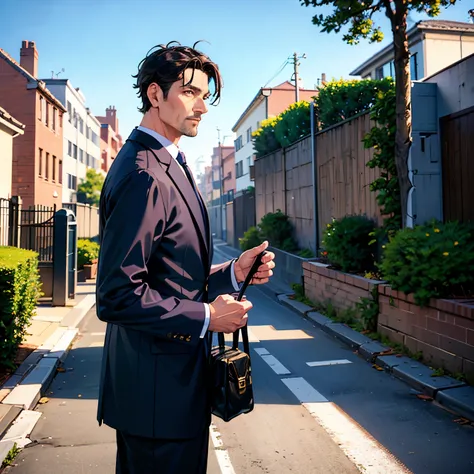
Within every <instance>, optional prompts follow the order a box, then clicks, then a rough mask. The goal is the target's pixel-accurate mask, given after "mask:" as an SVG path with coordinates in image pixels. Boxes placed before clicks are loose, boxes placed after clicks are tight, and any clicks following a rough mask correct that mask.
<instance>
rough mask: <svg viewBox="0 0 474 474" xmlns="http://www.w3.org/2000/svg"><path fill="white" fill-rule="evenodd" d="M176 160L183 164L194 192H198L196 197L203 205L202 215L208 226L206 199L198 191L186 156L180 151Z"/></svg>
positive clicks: (200, 204)
mask: <svg viewBox="0 0 474 474" xmlns="http://www.w3.org/2000/svg"><path fill="white" fill-rule="evenodd" d="M176 161H177V162H178V163H179V164H180V165H181V166H182V168H183V170H184V172H185V174H186V177H187V178H188V180H189V182H190V183H191V186H192V187H193V190H194V193H195V194H196V199H197V200H198V203H199V206H200V207H201V212H202V216H203V218H204V222H205V223H206V226H208V221H207V212H206V208H205V205H204V201H203V200H202V197H201V194H200V193H199V191H198V188H197V186H196V182H195V181H194V178H193V175H192V173H191V170H190V169H189V167H188V164H187V163H186V157H185V156H184V153H183V152H181V151H180V152H179V153H178V156H177V157H176Z"/></svg>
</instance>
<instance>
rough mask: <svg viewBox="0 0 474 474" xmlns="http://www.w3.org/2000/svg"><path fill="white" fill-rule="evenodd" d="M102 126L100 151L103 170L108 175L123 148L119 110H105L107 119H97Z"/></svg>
mask: <svg viewBox="0 0 474 474" xmlns="http://www.w3.org/2000/svg"><path fill="white" fill-rule="evenodd" d="M97 120H98V121H99V122H100V123H101V126H100V138H101V142H100V151H101V155H102V169H103V170H104V171H105V172H106V173H107V172H108V171H109V169H110V167H111V166H112V162H113V161H114V160H115V157H116V156H117V154H118V152H119V151H120V149H121V148H122V146H123V141H122V137H121V135H120V133H119V121H118V118H117V110H116V108H115V107H113V106H110V107H108V108H107V109H106V110H105V117H97Z"/></svg>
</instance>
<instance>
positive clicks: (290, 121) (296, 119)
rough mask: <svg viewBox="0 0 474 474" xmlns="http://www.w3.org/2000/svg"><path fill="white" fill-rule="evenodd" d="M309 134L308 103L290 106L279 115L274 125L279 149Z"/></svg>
mask: <svg viewBox="0 0 474 474" xmlns="http://www.w3.org/2000/svg"><path fill="white" fill-rule="evenodd" d="M310 133H311V116H310V109H309V102H306V101H304V100H301V101H299V102H295V103H294V104H291V105H290V106H289V107H288V108H287V109H286V110H285V111H283V112H282V113H281V114H280V115H279V120H278V121H277V123H276V124H275V137H276V139H277V141H278V143H279V145H280V147H287V146H290V145H291V144H292V143H294V142H296V141H298V140H299V139H300V138H303V137H305V136H306V135H309V134H310Z"/></svg>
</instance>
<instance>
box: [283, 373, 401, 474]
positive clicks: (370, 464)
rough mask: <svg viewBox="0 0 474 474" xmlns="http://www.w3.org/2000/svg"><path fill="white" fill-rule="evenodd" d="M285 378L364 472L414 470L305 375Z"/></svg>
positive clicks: (396, 473)
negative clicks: (390, 451)
mask: <svg viewBox="0 0 474 474" xmlns="http://www.w3.org/2000/svg"><path fill="white" fill-rule="evenodd" d="M281 381H282V382H283V383H284V384H285V385H286V386H287V387H288V388H289V389H290V390H291V391H292V392H293V394H294V395H295V396H296V398H298V400H299V401H300V402H301V404H302V405H303V406H304V407H305V408H306V409H307V410H308V412H309V413H310V414H311V415H312V416H313V418H315V419H316V421H317V422H318V423H319V424H320V425H321V426H322V427H323V428H324V429H325V430H326V432H327V433H328V434H329V436H330V437H331V438H332V440H333V441H334V442H335V443H336V444H337V445H338V446H339V447H340V448H341V449H342V451H343V452H344V453H345V454H346V456H347V457H348V458H349V459H350V460H351V461H352V462H353V463H354V464H355V466H356V467H357V468H358V469H359V471H360V472H363V473H365V474H402V473H403V474H409V473H410V471H409V470H408V469H407V468H406V467H405V466H403V464H401V463H400V462H399V461H398V460H397V459H396V458H395V457H394V456H393V455H392V454H390V453H389V452H387V450H386V449H385V448H384V447H383V446H382V445H380V444H379V443H378V442H377V441H376V440H375V439H374V438H373V437H372V436H371V435H370V434H369V433H367V432H366V431H365V430H364V429H363V428H362V427H361V426H359V425H358V424H357V423H356V422H355V421H354V420H353V419H352V418H350V416H349V415H347V414H346V413H345V412H344V411H343V410H341V409H340V408H339V407H337V406H336V405H335V404H334V403H332V402H329V401H328V399H327V398H326V397H324V396H323V395H322V394H321V393H319V392H318V391H317V390H316V389H315V388H313V386H312V385H310V384H309V383H308V382H307V381H306V380H305V379H304V378H302V377H295V378H286V379H281Z"/></svg>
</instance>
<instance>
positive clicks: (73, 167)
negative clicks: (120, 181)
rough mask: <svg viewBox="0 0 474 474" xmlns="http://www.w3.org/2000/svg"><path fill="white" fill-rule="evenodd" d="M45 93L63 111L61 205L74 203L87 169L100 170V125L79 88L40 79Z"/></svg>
mask: <svg viewBox="0 0 474 474" xmlns="http://www.w3.org/2000/svg"><path fill="white" fill-rule="evenodd" d="M43 81H44V83H45V84H46V85H47V86H48V89H49V90H50V91H51V92H52V93H53V94H54V95H55V96H56V97H57V98H58V99H59V100H60V101H61V103H62V104H63V105H64V106H65V107H66V109H67V115H66V116H65V117H67V120H64V123H63V136H64V137H63V196H62V202H75V201H76V193H77V186H78V185H79V184H80V183H81V181H82V180H84V179H85V177H86V171H87V169H88V168H94V169H96V170H100V169H101V168H102V163H101V159H102V158H101V154H100V130H101V129H100V126H101V125H100V122H99V121H98V120H97V119H96V118H95V117H94V116H93V115H92V114H91V113H90V111H89V109H88V108H87V107H86V99H85V97H84V94H83V93H82V91H81V90H80V89H79V88H74V87H73V86H72V84H71V82H70V81H69V80H68V79H44V80H43Z"/></svg>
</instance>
